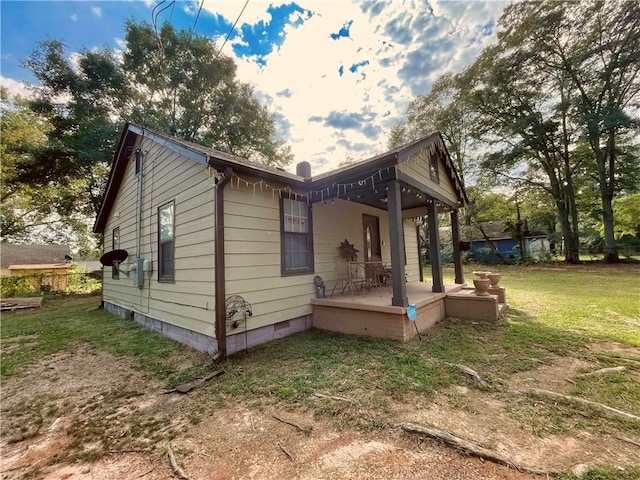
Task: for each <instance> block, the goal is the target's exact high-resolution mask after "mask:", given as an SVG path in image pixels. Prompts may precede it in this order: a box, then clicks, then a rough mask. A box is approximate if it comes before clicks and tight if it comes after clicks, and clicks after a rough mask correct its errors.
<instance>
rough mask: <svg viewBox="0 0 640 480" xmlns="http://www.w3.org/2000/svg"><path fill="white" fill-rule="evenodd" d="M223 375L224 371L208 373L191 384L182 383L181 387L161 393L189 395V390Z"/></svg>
mask: <svg viewBox="0 0 640 480" xmlns="http://www.w3.org/2000/svg"><path fill="white" fill-rule="evenodd" d="M222 374H224V370H216V371H215V372H211V373H208V374H207V375H205V376H204V377H200V378H196V379H195V380H194V381H193V383H183V384H182V385H178V386H177V387H176V388H172V389H170V390H165V391H163V392H162V393H163V394H167V393H174V392H178V393H189V392H190V391H191V390H193V389H194V388H196V387H197V386H198V385H201V384H203V383H204V382H208V381H209V380H211V379H212V378H217V377H219V376H220V375H222Z"/></svg>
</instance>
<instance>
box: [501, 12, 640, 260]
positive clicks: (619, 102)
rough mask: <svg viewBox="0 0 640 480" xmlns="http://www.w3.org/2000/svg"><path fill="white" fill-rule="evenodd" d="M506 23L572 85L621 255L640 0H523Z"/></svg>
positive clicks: (608, 236)
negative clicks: (619, 231) (618, 223)
mask: <svg viewBox="0 0 640 480" xmlns="http://www.w3.org/2000/svg"><path fill="white" fill-rule="evenodd" d="M500 24H501V25H503V32H502V34H501V38H500V42H501V44H502V45H505V46H507V47H508V48H510V49H512V50H516V49H517V50H519V51H520V55H521V56H522V57H524V61H525V62H526V63H527V64H528V65H531V66H532V67H537V68H538V69H539V70H540V71H544V72H548V74H553V75H555V76H556V77H558V78H561V79H562V81H563V82H565V84H566V87H567V90H568V91H569V92H570V96H569V97H568V98H567V99H566V102H568V105H567V108H568V109H570V113H571V114H572V116H573V120H574V121H575V122H576V124H577V125H578V126H579V128H580V130H581V132H580V133H581V135H582V136H583V137H584V139H585V140H586V142H588V144H589V146H590V147H591V150H592V152H593V157H594V159H595V170H594V172H593V174H594V176H595V177H596V178H597V181H598V187H599V193H600V200H601V207H602V222H603V225H604V240H605V261H608V262H615V261H617V259H618V255H617V248H616V241H615V235H614V214H613V208H612V201H613V198H614V197H615V195H616V193H617V192H618V191H619V190H620V189H621V186H620V184H619V182H618V179H617V176H618V167H619V164H618V157H619V155H620V147H621V145H620V142H619V139H620V135H621V134H622V133H624V132H625V131H626V130H628V129H630V128H632V127H633V126H634V122H637V119H635V120H634V119H632V118H631V113H630V112H631V110H632V107H634V106H635V107H636V108H637V106H638V94H639V93H640V2H626V1H606V2H605V1H595V2H586V1H583V2H557V1H545V2H530V3H516V4H512V5H510V6H509V7H507V9H506V10H505V12H504V14H503V16H502V18H501V19H500ZM541 87H542V88H544V87H546V85H541ZM634 103H635V105H634Z"/></svg>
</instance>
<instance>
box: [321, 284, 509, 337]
mask: <svg viewBox="0 0 640 480" xmlns="http://www.w3.org/2000/svg"><path fill="white" fill-rule="evenodd" d="M432 287H433V286H432V285H431V284H429V283H424V282H411V283H407V284H406V292H407V298H408V301H409V305H414V306H415V308H416V318H415V320H414V321H411V320H409V317H408V315H407V307H406V306H405V307H402V306H394V305H390V302H389V288H388V287H385V286H380V287H375V288H371V289H368V290H361V291H359V292H356V293H351V292H345V293H343V294H340V295H336V296H333V297H330V298H329V297H326V298H314V299H312V300H311V304H312V305H313V326H314V327H315V328H318V329H320V330H328V331H332V332H341V333H349V334H353V335H362V336H370V337H377V338H391V339H393V340H399V341H401V342H406V341H408V340H410V339H411V338H413V337H414V336H416V335H417V332H418V331H420V332H423V331H425V330H428V329H429V328H431V327H432V326H433V325H435V323H436V322H439V321H440V320H443V319H444V318H445V317H447V316H453V317H461V318H471V319H475V320H484V321H495V320H497V319H498V318H499V317H500V316H501V315H502V313H503V311H504V309H505V308H506V306H505V304H504V302H502V303H501V302H500V300H501V298H500V296H499V295H498V294H495V295H489V296H477V295H475V290H474V289H473V288H470V287H467V286H466V285H460V284H455V283H450V284H445V285H444V286H443V290H444V291H443V292H434V291H433V288H432ZM502 299H504V289H502Z"/></svg>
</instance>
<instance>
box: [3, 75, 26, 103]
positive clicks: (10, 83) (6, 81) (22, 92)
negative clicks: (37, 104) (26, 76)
mask: <svg viewBox="0 0 640 480" xmlns="http://www.w3.org/2000/svg"><path fill="white" fill-rule="evenodd" d="M0 85H1V86H2V87H4V88H6V89H7V90H8V91H9V93H10V94H11V95H12V96H20V97H22V98H31V97H32V96H33V89H32V88H31V85H29V84H28V83H25V82H21V81H18V80H14V79H13V78H8V77H5V76H2V75H0Z"/></svg>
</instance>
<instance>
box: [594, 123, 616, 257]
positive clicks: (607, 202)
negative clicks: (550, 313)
mask: <svg viewBox="0 0 640 480" xmlns="http://www.w3.org/2000/svg"><path fill="white" fill-rule="evenodd" d="M615 148H616V143H615V134H614V132H610V133H609V140H608V142H607V151H608V152H607V153H608V155H607V154H605V152H601V153H602V157H604V158H602V160H601V159H600V158H598V172H599V173H600V194H601V197H602V223H603V225H604V261H605V263H617V262H619V261H620V257H618V246H617V244H616V237H615V233H614V230H613V206H612V205H611V202H612V201H613V191H614V181H615V178H614V171H615V168H614V165H615ZM600 164H602V166H601V165H600ZM607 167H608V168H607ZM607 170H608V171H607ZM607 180H608V181H607Z"/></svg>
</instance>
